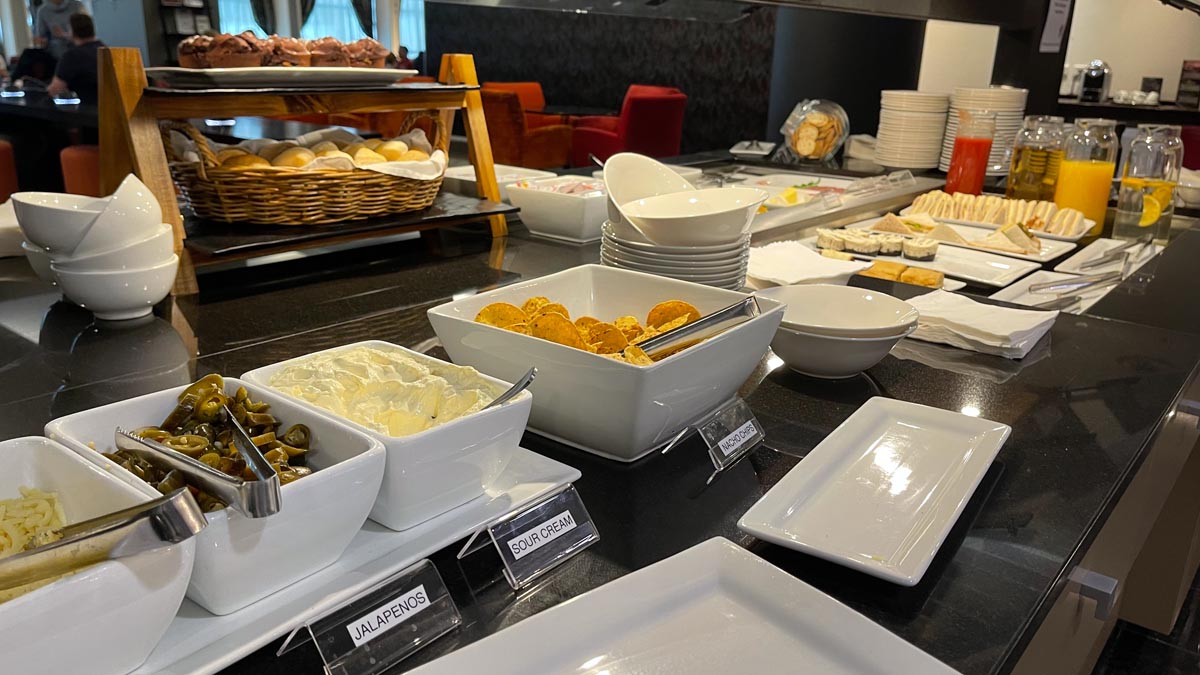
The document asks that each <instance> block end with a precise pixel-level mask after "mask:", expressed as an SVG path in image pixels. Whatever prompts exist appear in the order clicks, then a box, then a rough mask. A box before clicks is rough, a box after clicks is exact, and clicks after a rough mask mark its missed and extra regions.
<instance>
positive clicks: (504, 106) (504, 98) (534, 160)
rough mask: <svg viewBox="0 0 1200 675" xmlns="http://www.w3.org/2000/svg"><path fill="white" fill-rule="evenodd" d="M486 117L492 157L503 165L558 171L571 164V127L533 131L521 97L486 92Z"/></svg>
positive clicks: (502, 92) (511, 94) (555, 125)
mask: <svg viewBox="0 0 1200 675" xmlns="http://www.w3.org/2000/svg"><path fill="white" fill-rule="evenodd" d="M479 93H480V95H481V96H482V97H483V115H484V117H485V118H486V119H487V128H488V138H490V139H491V142H492V157H493V158H494V159H495V161H496V162H497V163H499V164H509V165H512V166H524V167H528V168H530V169H554V168H560V167H564V166H566V165H567V160H568V159H570V155H571V127H569V126H567V125H565V124H552V125H549V126H544V127H538V128H536V129H530V128H528V127H527V126H526V124H525V112H524V110H523V109H522V107H521V101H520V99H519V98H518V97H517V95H516V94H515V93H513V92H510V91H497V90H494V89H484V90H482V91H480V92H479Z"/></svg>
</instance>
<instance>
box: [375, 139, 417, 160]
mask: <svg viewBox="0 0 1200 675" xmlns="http://www.w3.org/2000/svg"><path fill="white" fill-rule="evenodd" d="M371 149H372V150H374V151H375V152H378V153H379V154H381V155H383V156H384V157H387V159H388V161H389V162H400V161H403V160H404V159H405V157H404V154H405V153H407V152H408V146H407V145H405V144H404V143H403V142H402V141H388V142H387V143H380V144H379V146H377V147H374V148H371Z"/></svg>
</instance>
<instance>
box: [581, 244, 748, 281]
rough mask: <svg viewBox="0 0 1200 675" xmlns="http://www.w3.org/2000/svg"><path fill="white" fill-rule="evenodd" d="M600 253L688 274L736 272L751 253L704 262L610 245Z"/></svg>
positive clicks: (642, 264) (632, 262) (647, 266)
mask: <svg viewBox="0 0 1200 675" xmlns="http://www.w3.org/2000/svg"><path fill="white" fill-rule="evenodd" d="M600 255H602V256H604V257H606V258H609V259H611V260H613V261H615V262H619V263H622V264H626V265H630V266H633V267H639V266H640V267H645V268H646V269H654V270H660V269H661V270H671V271H674V272H683V273H686V274H718V273H720V272H736V271H737V270H739V269H741V270H744V269H745V268H746V263H747V261H748V258H749V255H748V254H747V253H739V254H737V255H733V256H730V257H729V258H727V259H722V260H716V261H710V262H704V261H696V262H679V261H674V260H659V259H656V258H645V257H642V256H639V255H636V254H633V253H627V252H625V251H621V250H614V249H612V248H610V247H607V246H605V247H603V248H601V249H600Z"/></svg>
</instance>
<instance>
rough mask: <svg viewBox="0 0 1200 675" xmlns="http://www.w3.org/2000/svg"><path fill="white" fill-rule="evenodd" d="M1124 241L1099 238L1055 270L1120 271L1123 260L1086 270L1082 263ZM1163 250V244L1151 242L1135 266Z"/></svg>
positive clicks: (1072, 272) (1078, 271)
mask: <svg viewBox="0 0 1200 675" xmlns="http://www.w3.org/2000/svg"><path fill="white" fill-rule="evenodd" d="M1124 243H1125V242H1123V241H1121V240H1119V239H1097V240H1096V241H1093V242H1092V243H1090V244H1088V245H1087V246H1085V247H1083V250H1081V251H1079V252H1078V253H1076V254H1075V255H1073V256H1071V257H1070V258H1067V259H1066V260H1064V261H1062V262H1060V263H1059V264H1057V265H1055V267H1054V271H1055V272H1063V273H1064V274H1104V273H1105V272H1120V271H1121V265H1122V261H1121V260H1114V261H1112V262H1109V263H1105V264H1103V265H1097V266H1095V267H1089V268H1087V269H1086V270H1085V269H1083V267H1082V265H1083V263H1085V262H1087V261H1089V260H1094V259H1096V258H1099V257H1101V256H1103V255H1104V254H1105V253H1108V252H1109V251H1111V250H1113V249H1114V248H1116V247H1118V246H1120V245H1121V244H1124ZM1162 250H1163V247H1162V246H1159V245H1158V244H1151V245H1150V248H1148V249H1146V250H1144V251H1142V252H1141V253H1140V254H1139V255H1138V259H1137V261H1136V262H1135V264H1134V266H1133V267H1134V269H1137V268H1138V267H1140V266H1141V265H1142V264H1144V263H1145V262H1146V261H1147V260H1149V259H1150V258H1152V257H1154V256H1155V255H1157V254H1158V253H1159V252H1161V251H1162Z"/></svg>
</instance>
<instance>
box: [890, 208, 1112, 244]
mask: <svg viewBox="0 0 1200 675" xmlns="http://www.w3.org/2000/svg"><path fill="white" fill-rule="evenodd" d="M911 212H912V207H911V206H909V207H906V208H904V209H903V210H902V211H900V215H902V216H907V215H908V214H909V213H911ZM934 220H936V221H938V222H939V223H948V224H951V225H966V226H967V227H980V228H983V229H986V230H995V229H997V228H999V227H1000V225H999V224H997V223H981V222H978V221H975V220H960V219H958V218H934ZM1095 226H1096V221H1094V220H1091V219H1088V218H1084V219H1083V230H1082V231H1080V232H1079V233H1078V234H1073V235H1071V236H1069V237H1068V236H1065V235H1061V234H1050V233H1049V232H1038V231H1036V230H1035V231H1034V234H1036V235H1037V236H1038V238H1040V239H1054V240H1057V241H1079V240H1080V239H1083V238H1084V237H1086V236H1087V234H1088V232H1091V231H1092V228H1093V227H1095Z"/></svg>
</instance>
